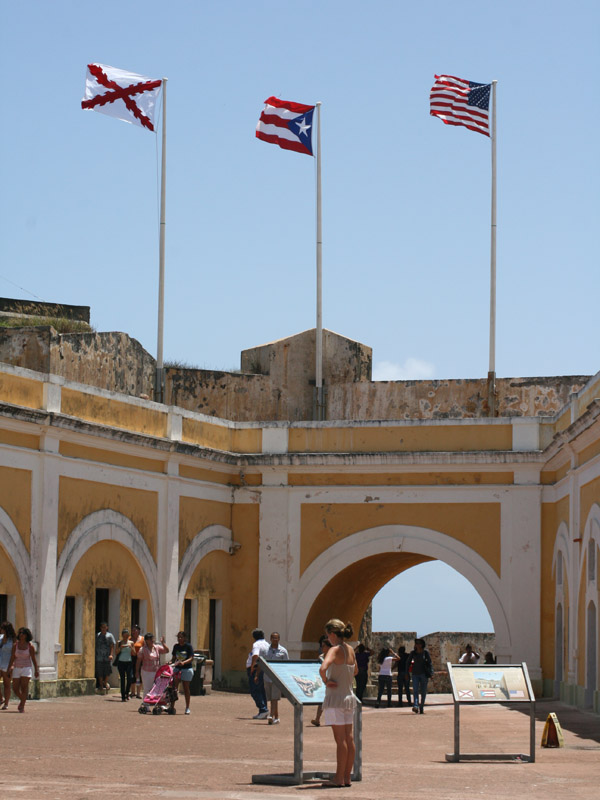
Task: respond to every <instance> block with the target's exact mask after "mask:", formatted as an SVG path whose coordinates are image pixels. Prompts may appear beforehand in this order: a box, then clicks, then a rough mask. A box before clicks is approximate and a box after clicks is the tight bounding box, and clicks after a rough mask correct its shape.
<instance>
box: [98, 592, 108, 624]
mask: <svg viewBox="0 0 600 800" xmlns="http://www.w3.org/2000/svg"><path fill="white" fill-rule="evenodd" d="M101 622H106V623H107V624H108V589H96V631H95V632H96V633H98V631H99V630H100V623H101Z"/></svg>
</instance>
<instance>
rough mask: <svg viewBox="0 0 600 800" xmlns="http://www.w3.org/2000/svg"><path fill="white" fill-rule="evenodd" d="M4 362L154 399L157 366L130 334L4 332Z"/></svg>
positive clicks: (0, 337) (0, 356) (0, 357)
mask: <svg viewBox="0 0 600 800" xmlns="http://www.w3.org/2000/svg"><path fill="white" fill-rule="evenodd" d="M0 361H3V362H5V363H7V364H12V365H13V366H15V367H24V368H25V369H32V370H35V371H36V372H45V373H52V374H54V375H61V376H62V377H63V378H66V379H67V380H70V381H77V382H78V383H84V384H87V385H88V386H96V387H98V388H100V389H109V390H111V391H114V392H121V393H123V394H130V395H135V396H140V395H147V396H148V397H152V391H153V389H152V387H153V385H154V370H155V363H156V362H155V361H154V359H153V358H152V356H151V355H150V354H149V353H147V352H146V351H145V350H144V348H143V347H142V346H141V344H140V343H139V342H137V341H136V340H135V339H131V338H130V337H129V336H128V335H127V334H126V333H66V334H62V335H61V334H58V333H57V332H56V331H55V330H54V328H52V327H49V326H41V327H34V328H2V327H0Z"/></svg>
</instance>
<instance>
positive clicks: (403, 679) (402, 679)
mask: <svg viewBox="0 0 600 800" xmlns="http://www.w3.org/2000/svg"><path fill="white" fill-rule="evenodd" d="M398 655H399V656H400V660H399V661H398V705H399V706H401V705H402V695H403V694H404V693H405V692H406V702H407V704H408V705H410V676H409V675H408V673H407V664H406V662H407V661H408V653H407V652H406V647H404V645H402V647H399V648H398Z"/></svg>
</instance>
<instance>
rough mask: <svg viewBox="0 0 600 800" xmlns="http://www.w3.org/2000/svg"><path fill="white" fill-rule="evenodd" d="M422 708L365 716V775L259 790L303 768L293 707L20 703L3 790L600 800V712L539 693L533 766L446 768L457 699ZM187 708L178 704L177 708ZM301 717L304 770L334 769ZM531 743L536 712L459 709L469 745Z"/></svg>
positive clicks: (80, 794)
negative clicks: (157, 711) (554, 738)
mask: <svg viewBox="0 0 600 800" xmlns="http://www.w3.org/2000/svg"><path fill="white" fill-rule="evenodd" d="M429 699H430V705H429V706H428V707H426V713H425V714H424V715H423V716H416V715H414V714H411V713H410V710H409V709H407V708H406V707H404V708H401V709H399V708H391V709H387V708H386V709H380V710H379V709H375V708H372V707H366V708H365V710H364V713H363V737H364V745H363V781H362V782H361V783H355V784H353V785H352V786H351V787H350V788H348V789H331V790H324V789H321V788H319V786H318V785H304V786H299V787H289V786H287V787H277V786H259V785H253V784H252V775H253V774H256V773H277V772H291V771H292V769H293V713H292V708H291V706H290V705H289V704H287V703H285V701H284V702H283V703H282V708H281V724H280V725H275V726H268V725H267V724H266V722H264V721H256V720H253V719H251V717H252V714H253V713H254V710H255V709H254V706H253V704H252V701H251V700H250V698H249V697H248V696H246V695H240V694H229V693H225V692H214V693H213V694H212V695H210V696H207V697H197V698H192V713H191V715H190V716H184V715H183V713H178V714H177V715H176V716H165V715H163V716H160V717H153V716H142V715H140V714H138V713H137V705H138V704H137V703H136V702H135V701H130V702H128V703H121V701H120V697H119V696H118V694H114V695H112V696H109V697H100V696H96V697H81V698H71V699H67V698H65V699H58V700H48V701H38V702H36V701H30V702H28V704H27V707H26V712H25V714H19V713H18V712H17V708H16V703H13V704H11V707H10V708H9V710H8V711H3V712H2V713H1V714H0V730H1V737H2V738H1V742H2V765H1V768H0V797H1V798H9V797H10V798H16V797H21V796H22V797H27V796H29V797H44V798H49V800H53V799H54V798H56V800H59V799H62V798H69V800H79V798H82V799H83V798H86V800H87V799H88V798H92V799H93V798H109V797H110V798H113V800H116V798H125V797H133V796H136V797H144V798H170V799H171V800H178V798H181V799H182V800H183V799H184V798H186V799H189V800H196V799H197V800H204V799H206V800H208V799H210V800H212V799H213V798H214V799H215V800H217V799H218V798H223V800H253V798H257V797H267V798H270V799H271V800H283V798H285V799H286V800H289V799H291V798H296V800H311V799H312V798H319V797H320V798H322V797H323V796H324V794H325V795H327V793H329V794H331V793H333V794H334V795H335V796H340V795H342V796H343V797H352V798H354V799H355V800H364V799H365V798H368V800H374V799H376V800H385V799H386V798H400V797H404V796H417V795H418V796H420V797H425V798H436V800H437V798H439V799H440V800H443V799H444V798H451V799H452V800H455V799H456V800H458V798H459V797H460V798H465V797H486V798H494V800H503V799H504V798H511V800H512V798H515V797H526V798H527V800H537V798H540V800H541V798H543V800H557V799H559V798H569V800H584V799H585V800H592V798H598V797H599V796H600V789H599V787H600V718H599V717H598V716H597V715H593V714H588V713H584V712H581V711H576V710H573V709H569V708H567V707H566V706H563V705H561V704H560V703H556V702H552V701H543V702H540V703H538V706H537V725H536V762H535V763H534V764H528V763H519V762H517V761H508V762H493V761H490V762H486V763H479V762H477V763H473V762H461V763H458V764H451V763H448V762H446V760H445V753H446V752H451V751H452V744H453V738H452V737H453V706H452V703H451V699H450V697H449V696H448V695H433V696H431V697H430V698H429ZM178 705H179V706H180V712H182V710H183V708H182V703H181V701H180V702H179V703H178ZM550 711H555V712H556V713H557V715H558V719H559V721H560V722H561V724H562V726H563V729H564V736H565V747H564V748H561V749H541V748H540V742H541V738H542V730H543V724H544V720H545V718H546V716H547V714H548V713H549V712H550ZM305 716H306V717H307V718H306V719H305V730H304V748H305V750H304V752H305V763H304V768H305V770H309V769H310V770H327V769H330V768H331V767H332V765H333V763H334V757H335V752H334V744H333V736H332V734H331V732H330V731H329V730H327V729H326V728H314V727H312V726H311V725H310V723H309V718H310V716H311V714H310V710H309V712H308V714H305ZM528 749H529V717H528V715H526V714H523V713H520V712H518V711H514V710H511V709H508V708H504V707H500V706H488V707H483V706H476V707H472V708H466V709H465V708H463V709H462V710H461V750H462V751H463V752H494V751H500V752H508V753H511V752H514V753H517V752H523V753H527V752H528Z"/></svg>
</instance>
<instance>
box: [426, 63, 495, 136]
mask: <svg viewBox="0 0 600 800" xmlns="http://www.w3.org/2000/svg"><path fill="white" fill-rule="evenodd" d="M491 88H492V84H491V83H474V82H473V81H464V80H462V78H455V77H454V76H452V75H436V76H435V83H434V84H433V86H432V88H431V94H430V95H429V100H430V109H431V110H430V113H431V116H432V117H439V118H440V119H441V120H442V122H443V123H444V124H445V125H464V126H465V128H468V129H469V130H470V131H476V132H477V133H483V134H484V136H489V135H490V126H489V116H490V112H489V107H490V91H491Z"/></svg>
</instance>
